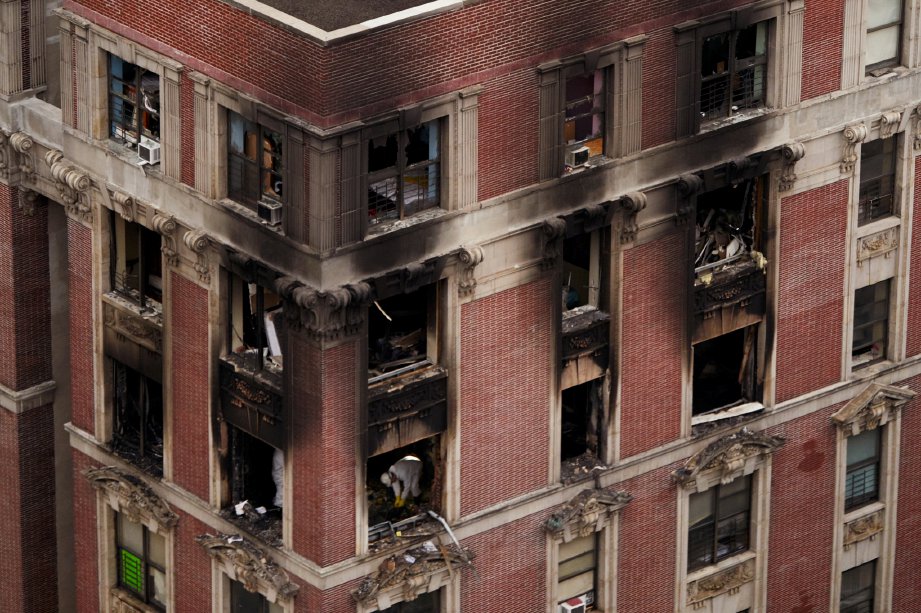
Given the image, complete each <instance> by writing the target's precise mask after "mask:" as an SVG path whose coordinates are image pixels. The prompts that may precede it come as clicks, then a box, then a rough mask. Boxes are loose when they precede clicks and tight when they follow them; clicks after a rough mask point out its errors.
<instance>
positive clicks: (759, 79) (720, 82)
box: [700, 21, 768, 121]
mask: <svg viewBox="0 0 921 613" xmlns="http://www.w3.org/2000/svg"><path fill="white" fill-rule="evenodd" d="M767 47H768V22H767V21H762V22H759V23H756V24H753V25H750V26H748V27H745V28H742V29H738V30H731V31H728V32H721V33H719V34H715V35H712V36H707V37H705V38H704V39H703V42H702V46H701V54H700V116H701V118H702V119H703V120H705V121H706V120H711V119H719V118H721V117H729V116H731V115H733V114H735V113H737V112H739V111H741V110H744V109H749V108H756V107H760V106H764V98H765V91H766V85H767Z"/></svg>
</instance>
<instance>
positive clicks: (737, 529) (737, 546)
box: [716, 512, 749, 560]
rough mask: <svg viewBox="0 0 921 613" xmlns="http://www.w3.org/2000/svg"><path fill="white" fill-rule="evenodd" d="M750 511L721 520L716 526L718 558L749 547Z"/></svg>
mask: <svg viewBox="0 0 921 613" xmlns="http://www.w3.org/2000/svg"><path fill="white" fill-rule="evenodd" d="M748 527H749V517H748V512H744V513H740V514H738V515H735V516H732V517H729V518H727V519H723V520H720V521H719V522H718V523H717V526H716V559H717V560H719V559H721V558H725V557H727V556H730V555H732V554H734V553H736V552H738V551H744V550H746V549H748Z"/></svg>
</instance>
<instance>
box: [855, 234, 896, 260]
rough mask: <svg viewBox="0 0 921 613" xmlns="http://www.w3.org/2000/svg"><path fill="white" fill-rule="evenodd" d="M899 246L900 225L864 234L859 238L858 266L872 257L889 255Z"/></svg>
mask: <svg viewBox="0 0 921 613" xmlns="http://www.w3.org/2000/svg"><path fill="white" fill-rule="evenodd" d="M898 248H899V227H898V226H895V227H892V228H887V229H885V230H883V231H881V232H876V233H875V234H870V235H869V236H862V237H860V238H859V239H858V240H857V266H858V267H860V266H863V263H864V262H865V261H866V260H869V259H870V258H875V257H878V256H883V257H887V258H888V257H889V256H890V255H891V254H892V252H894V251H895V250H897V249H898Z"/></svg>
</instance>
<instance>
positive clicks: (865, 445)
mask: <svg viewBox="0 0 921 613" xmlns="http://www.w3.org/2000/svg"><path fill="white" fill-rule="evenodd" d="M880 432H881V428H874V429H873V430H864V431H863V432H861V433H860V434H858V435H856V436H851V437H848V439H847V476H846V477H845V482H844V510H845V512H847V511H851V510H853V509H856V508H857V507H862V506H863V505H865V504H868V503H871V502H875V501H877V500H879V474H880V472H879V465H880V443H881V437H880Z"/></svg>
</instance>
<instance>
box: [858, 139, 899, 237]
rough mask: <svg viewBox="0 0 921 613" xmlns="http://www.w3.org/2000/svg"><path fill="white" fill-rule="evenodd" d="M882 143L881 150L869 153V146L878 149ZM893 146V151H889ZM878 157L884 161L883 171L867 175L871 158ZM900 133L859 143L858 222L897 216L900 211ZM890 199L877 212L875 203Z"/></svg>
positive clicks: (863, 224) (862, 224)
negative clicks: (870, 175) (886, 205)
mask: <svg viewBox="0 0 921 613" xmlns="http://www.w3.org/2000/svg"><path fill="white" fill-rule="evenodd" d="M877 146H880V147H881V149H880V151H879V152H878V153H877V152H871V154H870V155H867V150H868V148H873V149H875V148H876V147H877ZM888 148H891V151H887V149H888ZM875 157H878V158H879V159H880V162H881V166H882V170H883V172H882V173H880V174H878V175H874V176H872V177H868V176H867V168H868V167H869V166H870V162H871V160H872V158H875ZM899 163H900V160H899V136H898V135H897V134H896V135H893V136H891V137H889V138H879V139H875V140H872V141H867V142H865V143H863V144H862V145H861V146H860V178H859V188H858V196H857V225H858V226H865V225H867V224H870V223H873V222H874V221H877V220H879V219H885V218H887V217H893V216H897V215H898V214H899V206H898V191H899V187H898V176H899ZM887 165H888V166H889V168H887ZM887 199H888V203H889V204H888V207H884V208H883V209H882V212H881V213H880V212H879V210H877V211H876V212H875V213H874V204H875V203H879V202H881V201H882V202H885V201H886V200H887Z"/></svg>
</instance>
